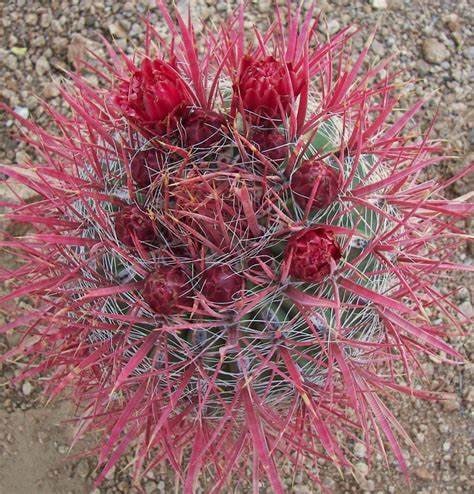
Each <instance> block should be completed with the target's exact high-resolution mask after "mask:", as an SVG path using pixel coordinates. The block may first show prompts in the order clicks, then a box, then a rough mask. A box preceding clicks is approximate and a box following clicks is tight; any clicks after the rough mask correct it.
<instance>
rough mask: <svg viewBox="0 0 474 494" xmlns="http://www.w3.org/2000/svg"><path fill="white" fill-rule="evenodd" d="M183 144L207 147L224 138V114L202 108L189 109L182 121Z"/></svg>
mask: <svg viewBox="0 0 474 494" xmlns="http://www.w3.org/2000/svg"><path fill="white" fill-rule="evenodd" d="M181 124H182V127H183V129H182V133H183V135H182V142H183V146H185V147H191V146H199V147H206V146H210V145H211V144H214V143H216V142H218V141H219V140H220V139H221V138H222V131H221V127H222V126H223V125H224V124H225V117H224V115H222V114H220V113H217V112H214V111H210V110H203V109H202V108H194V109H188V110H187V112H186V113H185V115H184V117H183V119H182V121H181Z"/></svg>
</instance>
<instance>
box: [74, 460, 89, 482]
mask: <svg viewBox="0 0 474 494" xmlns="http://www.w3.org/2000/svg"><path fill="white" fill-rule="evenodd" d="M76 473H77V475H79V477H81V478H82V479H85V478H87V477H88V476H89V463H88V462H87V460H85V459H83V460H81V461H80V462H79V463H78V464H77V467H76Z"/></svg>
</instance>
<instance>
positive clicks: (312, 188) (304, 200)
mask: <svg viewBox="0 0 474 494" xmlns="http://www.w3.org/2000/svg"><path fill="white" fill-rule="evenodd" d="M339 189H340V177H339V173H338V172H337V171H336V170H334V168H332V167H331V166H329V165H327V164H326V163H325V162H324V161H322V160H319V159H311V160H305V161H303V163H302V164H301V166H300V167H299V168H298V169H297V170H296V172H295V173H294V174H293V176H292V177H291V190H292V192H293V194H294V197H295V201H296V202H297V204H298V205H299V206H300V207H301V208H303V209H305V208H306V206H307V204H308V202H309V201H311V206H310V209H316V208H318V209H322V208H326V207H327V206H329V205H330V204H332V203H333V202H334V201H335V199H336V198H337V195H338V193H339Z"/></svg>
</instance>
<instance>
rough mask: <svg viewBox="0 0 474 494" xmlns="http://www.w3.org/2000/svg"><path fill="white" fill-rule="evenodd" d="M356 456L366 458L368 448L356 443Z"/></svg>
mask: <svg viewBox="0 0 474 494" xmlns="http://www.w3.org/2000/svg"><path fill="white" fill-rule="evenodd" d="M354 454H355V455H356V456H357V457H358V458H365V456H366V454H367V448H366V446H365V444H363V443H356V445H355V446H354Z"/></svg>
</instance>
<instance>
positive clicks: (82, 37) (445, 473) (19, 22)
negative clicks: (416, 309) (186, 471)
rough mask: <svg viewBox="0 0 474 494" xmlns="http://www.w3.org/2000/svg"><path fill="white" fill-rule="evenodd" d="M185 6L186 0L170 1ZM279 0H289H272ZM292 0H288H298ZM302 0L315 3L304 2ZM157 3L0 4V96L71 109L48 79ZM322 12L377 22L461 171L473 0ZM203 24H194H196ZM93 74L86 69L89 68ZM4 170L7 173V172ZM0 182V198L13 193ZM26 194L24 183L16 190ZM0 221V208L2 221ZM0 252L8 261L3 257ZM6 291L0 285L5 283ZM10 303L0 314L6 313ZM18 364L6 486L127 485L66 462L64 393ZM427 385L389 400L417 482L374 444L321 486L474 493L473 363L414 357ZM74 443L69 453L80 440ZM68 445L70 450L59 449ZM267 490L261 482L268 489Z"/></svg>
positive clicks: (348, 4) (211, 7)
mask: <svg viewBox="0 0 474 494" xmlns="http://www.w3.org/2000/svg"><path fill="white" fill-rule="evenodd" d="M176 3H177V4H178V7H179V8H180V9H181V10H183V11H185V10H186V2H183V1H179V0H178V1H177V2H176ZM235 3H236V2H234V1H223V0H217V1H211V0H209V1H208V2H205V1H204V0H196V1H193V2H191V12H192V14H193V16H194V17H195V18H197V17H202V18H203V20H204V21H205V22H214V21H215V20H216V19H217V18H218V17H219V16H223V15H225V14H226V13H227V12H229V11H231V9H232V8H233V6H235ZM249 3H250V9H249V11H248V13H247V15H246V26H248V27H249V29H250V28H252V26H253V25H255V26H261V25H262V24H263V22H264V21H265V20H266V19H267V18H269V17H270V16H271V15H272V13H273V11H274V8H273V4H272V2H270V1H265V0H255V1H252V2H249ZM279 3H286V0H284V1H282V2H279ZM295 3H296V2H295ZM305 3H306V4H309V3H310V2H305ZM153 4H154V2H153V1H151V0H129V1H122V2H116V1H114V0H49V1H38V0H32V1H29V2H27V1H26V0H16V1H15V0H10V1H8V2H2V4H1V6H0V9H1V10H0V19H1V20H0V37H1V40H2V43H1V44H0V100H1V101H3V102H4V103H6V104H8V105H10V106H11V107H15V109H16V111H17V112H18V113H20V114H21V115H22V116H25V117H26V116H29V117H31V118H33V119H35V120H36V121H39V122H41V123H46V122H47V115H46V113H45V112H44V110H43V109H42V108H41V106H40V102H39V99H38V96H39V97H40V98H44V99H45V100H46V101H47V102H48V103H49V104H51V105H52V106H53V107H54V108H57V109H59V110H61V111H64V110H65V105H64V103H63V102H62V101H61V99H60V98H59V91H58V89H57V86H56V81H58V80H60V79H61V78H62V77H63V74H64V70H74V69H81V68H82V67H81V63H80V61H79V59H80V58H81V57H84V56H86V54H87V51H88V50H91V51H93V52H94V53H96V54H98V55H99V56H101V55H105V50H104V48H103V45H102V43H101V41H100V36H104V37H105V38H107V39H109V40H112V38H113V39H115V42H116V43H117V44H118V46H120V47H121V48H123V49H124V50H125V51H127V52H128V53H131V52H132V51H133V47H134V46H139V45H140V43H141V41H142V40H143V37H144V31H145V30H144V24H143V22H142V21H141V20H140V16H142V15H145V14H146V12H147V11H148V9H149V7H150V5H153ZM318 6H319V7H321V8H322V9H323V10H324V12H325V15H324V16H323V20H324V22H323V23H322V24H321V28H320V30H321V32H324V33H325V32H329V33H335V32H337V31H338V30H339V29H341V28H342V27H343V26H345V25H346V24H348V23H352V22H354V23H357V24H358V25H359V26H360V27H361V35H360V36H358V37H356V38H355V41H354V44H355V48H356V49H360V48H361V47H362V46H363V44H364V42H365V39H366V38H367V37H368V35H369V33H370V32H372V31H373V29H374V28H375V27H376V26H377V31H376V36H375V41H374V45H373V49H372V56H373V57H374V58H373V60H375V61H376V60H378V59H380V58H383V57H386V56H389V55H395V58H394V61H393V62H392V65H391V69H392V70H400V71H401V75H400V78H399V81H398V82H401V81H407V80H410V79H412V80H413V81H415V82H414V84H409V85H408V86H407V87H406V88H404V89H402V90H401V91H402V100H401V104H402V105H403V106H405V107H406V106H408V105H409V104H410V103H412V102H414V101H415V100H416V99H417V98H419V97H420V96H423V95H427V94H433V97H432V99H431V100H430V101H429V102H428V103H426V105H425V108H426V111H427V114H426V116H425V117H423V118H421V119H420V121H419V125H420V127H421V128H422V129H426V128H427V127H428V126H429V125H430V122H431V117H432V116H433V115H434V113H435V112H438V118H437V120H436V122H435V124H434V126H433V136H434V137H436V138H439V139H441V140H443V141H444V144H445V146H446V149H447V152H448V153H449V154H450V155H452V156H457V158H456V159H452V160H447V161H446V162H444V163H443V164H442V165H440V166H439V167H437V168H436V169H433V170H432V171H431V174H432V176H433V178H439V177H450V176H451V175H452V174H453V173H454V172H455V171H457V170H459V169H461V168H462V167H463V166H466V165H467V164H468V163H470V162H472V160H473V157H474V153H473V141H474V132H473V129H472V124H471V122H472V120H473V110H474V105H473V91H472V87H471V86H470V80H472V78H473V77H472V68H471V65H472V61H473V59H474V46H473V26H474V22H473V14H472V8H470V6H469V2H468V1H467V0H460V1H454V0H421V1H418V2H413V1H412V0H335V1H324V0H322V1H319V2H318ZM151 20H152V21H153V22H155V23H157V24H156V25H157V30H158V32H159V33H165V31H164V29H163V23H161V22H159V15H158V14H157V11H156V9H152V10H151ZM199 30H200V28H199V27H198V28H197V31H198V32H199ZM87 76H88V77H89V78H90V80H91V81H92V82H94V77H95V76H94V75H93V74H87ZM11 131H12V126H11V121H9V119H8V118H5V119H4V120H3V122H2V124H1V125H0V155H1V156H0V162H5V163H13V162H15V161H19V162H22V161H24V160H26V159H29V158H30V156H29V153H30V151H28V152H27V150H26V149H25V147H24V145H23V144H21V143H18V142H16V141H14V140H12V139H11V138H10V134H11ZM2 180H4V178H3V179H2ZM2 180H0V198H1V199H0V200H5V198H8V197H11V193H10V192H9V190H8V188H7V187H6V186H5V183H4V182H2ZM472 189H473V182H472V175H471V177H466V178H465V179H462V180H459V181H457V182H456V183H454V184H453V185H452V186H451V187H450V188H449V190H448V193H449V194H451V195H458V194H464V193H466V192H468V191H470V190H472ZM19 193H20V194H24V193H25V194H26V192H24V191H22V190H19ZM0 221H2V220H1V218H0ZM473 250H474V249H473V248H472V247H471V248H470V250H469V249H467V251H466V253H465V254H463V256H461V257H460V261H461V262H465V263H466V264H469V263H470V264H472V261H473V259H472V257H471V256H472V253H473ZM2 262H4V263H8V262H10V263H11V259H9V258H8V257H7V256H5V255H4V256H3V257H2ZM459 285H461V286H463V288H462V289H461V290H459V292H458V302H459V304H461V305H462V308H463V311H464V312H465V313H466V314H471V315H472V314H473V308H472V303H471V301H472V293H471V288H470V287H472V286H473V285H474V283H473V282H472V279H469V278H468V277H467V276H465V275H464V276H460V275H456V277H453V278H447V279H446V282H445V287H444V288H445V290H446V291H447V290H450V289H454V288H455V287H458V286H459ZM0 293H1V289H0ZM9 316H11V314H8V315H2V313H1V312H0V322H1V318H2V317H6V318H8V317H9ZM14 342H15V336H14V335H6V336H1V337H0V353H3V352H4V351H6V350H7V349H8V348H9V347H10V346H11V345H12V344H14ZM451 342H452V344H453V345H454V346H455V347H456V348H457V349H458V350H459V351H460V352H461V353H463V354H464V355H465V356H466V358H467V360H468V361H471V362H472V360H473V355H474V345H473V341H472V339H470V338H469V337H468V336H456V337H453V338H452V340H451ZM19 365H21V362H18V363H6V364H3V365H1V366H0V373H1V377H0V380H1V383H3V385H0V457H1V458H2V461H0V492H8V493H11V494H22V493H23V492H36V493H38V494H42V493H44V494H46V493H48V494H49V493H53V492H60V493H61V494H62V493H73V494H75V493H83V492H93V493H94V494H99V493H117V492H126V493H129V492H130V493H132V492H135V491H134V488H132V486H131V483H130V478H129V477H128V476H127V473H126V470H125V467H126V465H127V458H124V459H123V460H122V461H121V463H120V464H119V466H118V467H117V468H116V469H114V470H113V472H112V473H111V474H109V475H108V478H107V479H106V480H105V482H104V484H103V485H102V486H101V487H100V489H95V490H92V479H93V478H94V476H95V475H96V471H95V464H94V461H93V460H92V459H80V460H78V459H71V460H69V461H66V462H65V461H64V459H65V453H64V451H65V449H64V447H61V449H60V450H59V448H58V447H56V446H54V444H53V443H54V442H56V444H57V445H65V444H69V443H70V441H71V438H72V430H71V429H70V428H69V426H61V427H59V428H57V427H56V424H58V423H60V422H61V420H64V419H65V418H67V417H69V416H70V410H69V409H68V408H67V407H65V406H63V405H62V404H60V403H58V404H53V405H50V406H49V407H48V408H46V409H43V408H42V403H41V401H40V400H39V399H38V396H39V390H38V389H37V387H38V388H39V386H35V383H34V382H25V383H23V384H20V385H18V384H11V382H12V381H11V380H12V378H13V377H14V376H15V375H16V374H17V373H18V366H19ZM421 365H422V367H423V369H424V371H425V374H426V377H427V382H426V383H425V386H427V387H428V388H429V389H431V390H433V391H440V392H444V393H446V394H447V395H446V396H447V399H446V400H445V401H443V402H442V403H424V402H419V401H416V400H411V399H409V398H408V397H405V398H403V399H399V398H398V397H396V398H395V400H393V402H392V403H391V408H392V410H393V411H394V414H395V416H396V417H397V418H398V419H399V420H400V422H401V423H402V424H404V425H406V427H407V432H408V433H409V435H410V436H411V437H412V438H413V439H414V440H415V442H416V444H417V446H418V448H419V450H420V453H421V456H420V457H418V456H417V455H416V454H414V452H412V451H406V452H405V453H406V457H407V463H408V466H409V469H410V471H411V473H412V483H411V485H409V486H408V485H407V484H406V483H405V482H404V480H403V477H402V475H401V474H400V472H399V470H398V469H397V467H396V465H395V462H394V460H393V458H392V457H391V456H390V455H389V460H388V461H389V468H387V466H386V465H385V464H384V460H383V458H382V456H381V455H380V454H377V455H376V458H375V461H374V463H373V464H371V465H368V463H366V461H365V457H366V453H367V452H366V451H365V448H362V447H360V445H354V455H355V460H354V461H355V463H356V470H357V474H356V475H355V476H354V477H351V476H350V475H348V476H346V477H345V478H341V476H340V475H339V473H338V472H336V471H334V470H333V469H331V467H328V466H327V465H323V466H322V471H323V474H325V475H326V478H325V481H324V482H325V485H326V486H327V487H328V488H331V489H332V490H333V491H335V492H338V493H350V492H377V493H386V492H389V493H399V492H403V493H406V494H408V493H420V494H437V493H440V494H441V493H449V492H454V493H457V492H459V493H463V492H469V491H470V490H472V488H473V485H472V481H471V480H470V479H471V477H470V473H471V471H472V467H473V465H474V457H473V456H472V450H471V445H470V443H469V437H470V430H471V429H472V422H471V420H472V416H473V401H474V387H473V386H472V383H473V379H472V377H473V373H474V366H473V365H472V364H466V365H464V366H461V365H459V366H440V365H439V364H438V363H437V362H435V361H433V362H432V361H430V360H429V359H427V360H426V361H423V362H421ZM81 447H82V446H80V447H78V448H77V450H78V451H79V450H81ZM67 451H69V450H68V449H67ZM295 482H296V484H294V485H291V487H289V488H288V490H289V491H292V492H298V493H304V492H307V493H313V492H315V489H316V488H315V487H314V485H313V484H312V483H311V482H310V481H309V480H308V479H305V478H304V476H298V478H297V480H296V481H295ZM142 487H143V489H144V491H145V492H149V493H156V492H172V491H173V484H172V483H171V478H170V475H169V474H167V473H166V471H164V470H162V469H157V470H156V471H154V472H153V477H147V478H146V479H144V480H143V482H142ZM262 492H263V491H262Z"/></svg>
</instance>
